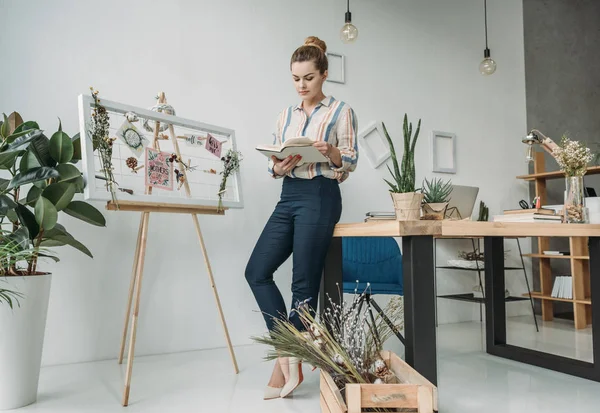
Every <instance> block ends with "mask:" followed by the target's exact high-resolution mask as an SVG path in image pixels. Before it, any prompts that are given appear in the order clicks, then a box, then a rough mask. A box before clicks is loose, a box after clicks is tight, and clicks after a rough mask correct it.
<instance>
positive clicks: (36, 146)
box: [29, 135, 56, 166]
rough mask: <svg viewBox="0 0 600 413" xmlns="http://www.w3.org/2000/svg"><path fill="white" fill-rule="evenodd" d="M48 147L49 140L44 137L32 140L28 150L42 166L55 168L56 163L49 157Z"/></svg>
mask: <svg viewBox="0 0 600 413" xmlns="http://www.w3.org/2000/svg"><path fill="white" fill-rule="evenodd" d="M49 147H50V140H49V139H48V138H47V137H46V136H45V135H42V136H40V137H39V138H37V139H35V140H33V141H32V142H31V145H29V150H30V151H31V152H33V154H34V155H35V157H36V158H37V160H38V162H39V163H40V165H42V166H56V161H55V160H54V159H52V157H51V156H50V148H49Z"/></svg>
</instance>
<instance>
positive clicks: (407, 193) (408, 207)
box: [382, 114, 423, 221]
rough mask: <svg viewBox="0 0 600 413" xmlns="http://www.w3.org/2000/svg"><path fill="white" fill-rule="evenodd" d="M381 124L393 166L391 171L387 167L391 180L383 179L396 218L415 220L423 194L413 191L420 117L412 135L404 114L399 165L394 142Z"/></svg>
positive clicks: (419, 210)
mask: <svg viewBox="0 0 600 413" xmlns="http://www.w3.org/2000/svg"><path fill="white" fill-rule="evenodd" d="M382 126H383V132H384V134H385V137H386V139H387V141H388V144H389V145H390V153H391V156H392V163H393V166H394V170H393V171H392V170H391V169H390V167H389V165H388V167H387V168H388V171H390V174H391V175H392V178H393V182H390V181H388V180H387V179H384V181H385V182H386V183H387V184H388V185H389V186H390V194H391V196H392V200H393V202H394V210H395V211H396V220H398V221H413V220H414V221H417V220H419V219H420V217H421V203H422V201H423V194H422V193H418V192H416V191H415V145H416V143H417V139H418V137H419V131H420V129H421V119H419V123H418V125H417V130H416V131H415V135H414V137H413V136H412V132H413V128H412V123H410V124H409V123H408V119H407V116H406V114H404V125H403V131H404V154H403V155H402V163H401V165H398V157H397V156H396V150H395V148H394V143H393V142H392V139H391V138H390V135H389V134H388V132H387V129H386V127H385V124H383V122H382Z"/></svg>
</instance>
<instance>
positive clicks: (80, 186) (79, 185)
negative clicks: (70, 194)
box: [73, 176, 85, 194]
mask: <svg viewBox="0 0 600 413" xmlns="http://www.w3.org/2000/svg"><path fill="white" fill-rule="evenodd" d="M73 183H74V184H75V192H78V193H80V194H82V193H83V190H84V188H85V182H83V176H79V177H77V178H75V180H74V181H73Z"/></svg>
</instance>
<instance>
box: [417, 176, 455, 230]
mask: <svg viewBox="0 0 600 413" xmlns="http://www.w3.org/2000/svg"><path fill="white" fill-rule="evenodd" d="M452 189H453V186H452V182H451V181H449V180H448V181H447V182H443V181H442V180H441V179H439V178H433V180H432V181H431V182H429V181H428V180H427V178H425V181H424V182H423V185H422V188H421V191H422V192H423V195H424V196H423V218H422V219H433V220H440V219H444V217H445V216H446V209H447V208H448V202H449V201H450V194H451V193H452Z"/></svg>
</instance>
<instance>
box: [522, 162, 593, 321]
mask: <svg viewBox="0 0 600 413" xmlns="http://www.w3.org/2000/svg"><path fill="white" fill-rule="evenodd" d="M545 168H546V160H545V158H544V153H543V152H535V154H534V173H533V174H530V175H521V176H517V179H523V180H525V181H533V182H534V183H535V196H537V197H540V201H541V204H542V205H547V204H548V202H547V192H546V180H548V179H561V178H564V177H565V175H564V173H563V172H562V171H553V172H547V171H546V170H545ZM595 174H600V167H599V166H592V167H589V168H588V170H587V175H595ZM563 225H566V224H563ZM572 225H576V224H572ZM534 238H537V243H538V251H539V252H540V253H538V254H523V256H524V257H531V258H535V259H537V260H539V271H540V287H541V288H540V290H541V291H537V292H535V291H532V292H531V294H524V295H523V296H525V297H529V296H530V297H531V298H533V299H536V300H540V301H541V307H542V319H543V320H544V321H552V320H553V319H554V312H553V302H555V301H561V302H568V303H572V304H573V314H574V319H575V321H574V324H575V328H576V329H582V328H586V327H587V326H588V325H589V324H591V322H592V299H591V297H590V295H591V293H590V269H589V252H588V247H587V241H588V240H587V237H569V247H570V253H571V255H546V254H542V253H541V252H542V251H545V250H548V249H549V246H550V238H549V237H534ZM553 259H563V260H565V259H568V260H570V261H571V276H572V280H573V299H565V298H557V297H552V287H553V276H552V266H551V264H550V263H551V261H550V260H553Z"/></svg>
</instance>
